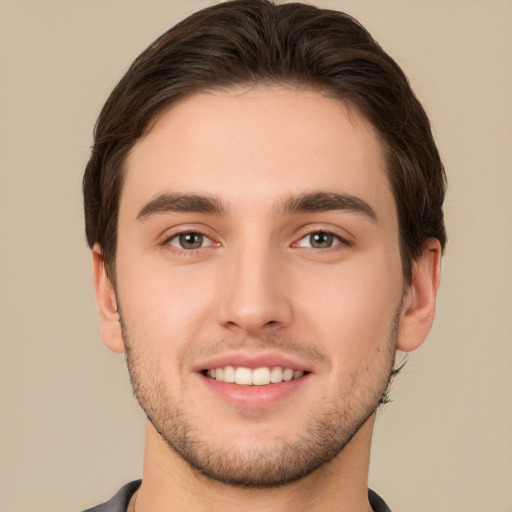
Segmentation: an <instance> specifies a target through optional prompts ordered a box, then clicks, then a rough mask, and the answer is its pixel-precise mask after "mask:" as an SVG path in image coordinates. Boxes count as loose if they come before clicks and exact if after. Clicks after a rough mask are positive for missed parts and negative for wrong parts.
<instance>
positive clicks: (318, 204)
mask: <svg viewBox="0 0 512 512" xmlns="http://www.w3.org/2000/svg"><path fill="white" fill-rule="evenodd" d="M333 210H345V211H349V212H354V213H359V214H362V215H364V216H366V217H367V218H369V219H371V220H372V221H374V222H377V214H376V213H375V210H374V209H373V208H372V207H371V206H370V205H369V204H368V203H367V202H366V201H364V200H363V199H361V198H359V197H356V196H353V195H350V194H337V193H332V192H323V191H316V192H306V193H303V194H299V195H297V196H292V197H290V198H288V199H285V200H284V201H283V202H282V203H280V204H279V205H278V206H277V207H276V208H275V214H276V215H290V214H294V213H307V212H327V211H333ZM166 212H178V213H180V212H181V213H209V214H212V215H226V214H227V209H226V207H225V206H224V205H223V203H222V202H221V201H220V200H219V199H217V198H216V197H212V196H208V195H203V194H181V193H180V194H175V193H166V194H160V195H158V196H157V197H155V198H154V199H152V200H151V201H149V202H148V203H146V204H145V205H144V206H143V207H142V209H141V210H140V211H139V213H138V215H137V220H140V221H143V220H146V219H147V218H149V217H151V216H153V215H155V214H158V213H166Z"/></svg>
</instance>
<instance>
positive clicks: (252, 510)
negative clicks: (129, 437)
mask: <svg viewBox="0 0 512 512" xmlns="http://www.w3.org/2000/svg"><path fill="white" fill-rule="evenodd" d="M374 420H375V415H373V416H372V417H370V419H369V420H368V421H367V422H366V423H365V424H364V425H363V427H361V429H360V430H359V431H358V432H357V434H356V435H355V436H354V437H353V438H352V440H351V441H350V442H349V443H348V444H347V445H346V446H345V448H344V449H343V450H342V452H341V453H340V454H338V456H337V457H335V458H334V459H333V460H332V461H330V462H329V463H327V464H324V465H323V466H322V467H321V468H319V469H317V470H316V471H314V472H313V473H311V474H310V475H308V476H306V477H304V478H302V479H301V480H299V481H297V482H293V483H291V484H287V485H283V486H280V487H276V488H264V489H247V488H240V487H233V486H230V485H226V484H223V483H220V482H216V481H213V480H211V479H209V478H207V477H205V476H203V475H201V474H200V473H198V472H197V471H196V470H194V469H191V468H190V467H189V466H188V464H187V463H186V462H184V461H183V460H182V459H181V457H179V456H178V455H176V454H175V453H174V452H173V451H172V450H171V449H170V448H169V447H168V446H167V444H166V443H165V441H164V440H163V439H162V438H161V436H160V435H159V434H158V432H157V431H156V430H155V429H154V427H153V426H152V425H151V423H149V422H148V423H147V426H146V448H145V455H144V475H143V480H142V485H141V487H140V489H139V492H138V496H137V507H136V512H149V511H152V512H166V511H168V510H176V511H180V512H207V511H210V510H211V509H212V503H215V509H217V510H223V511H225V512H232V511H233V512H234V511H239V510H244V511H247V512H256V511H258V512H263V511H264V512H292V511H293V512H301V511H306V510H307V511H308V512H316V511H321V510H338V511H340V512H349V511H350V512H368V511H371V508H370V505H369V503H368V494H367V493H368V490H367V481H368V467H369V460H370V444H371V436H372V431H373V424H374Z"/></svg>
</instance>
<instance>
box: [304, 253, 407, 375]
mask: <svg viewBox="0 0 512 512" xmlns="http://www.w3.org/2000/svg"><path fill="white" fill-rule="evenodd" d="M401 290H402V275H401V271H400V268H399V267H398V268H397V266H396V265H388V264H384V265H378V264H375V263H374V264H373V265H370V264H365V265H359V264H358V265H352V266H350V265H347V266H344V267H343V268H341V267H340V268H337V269H336V271H332V272H331V273H330V274H329V275H325V276H322V278H321V279H318V276H316V278H315V279H309V280H308V281H307V282H306V283H305V286H304V287H302V288H301V291H300V292H298V293H297V296H298V295H300V296H301V297H302V298H301V300H300V301H299V302H297V304H298V310H299V311H298V314H297V318H300V319H301V320H300V322H302V325H301V326H300V329H301V330H302V331H309V332H311V333H312V334H313V335H314V339H315V341H317V342H318V343H322V344H323V345H324V347H325V350H326V351H327V352H328V353H330V354H332V357H333V364H341V365H346V364H347V362H348V361H355V360H357V359H362V358H366V357H368V356H369V355H372V354H374V353H375V351H380V350H383V349H384V348H387V347H388V346H389V342H390V336H391V333H392V330H393V325H394V321H395V316H396V312H397V309H398V308H399V305H400V301H401V295H402V292H401Z"/></svg>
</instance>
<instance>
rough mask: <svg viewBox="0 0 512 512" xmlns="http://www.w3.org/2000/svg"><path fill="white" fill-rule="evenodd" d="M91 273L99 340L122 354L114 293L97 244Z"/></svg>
mask: <svg viewBox="0 0 512 512" xmlns="http://www.w3.org/2000/svg"><path fill="white" fill-rule="evenodd" d="M92 271H93V279H94V293H95V294H96V302H97V304H98V309H99V311H100V320H101V338H102V340H103V343H104V344H105V345H106V347H107V348H109V349H110V350H112V351H113V352H118V353H119V354H122V353H123V352H124V350H125V348H124V342H123V336H122V330H121V323H120V320H119V313H118V311H117V299H116V293H115V290H114V286H113V285H112V282H111V281H110V278H109V277H108V275H107V271H106V269H105V261H104V259H103V251H102V250H101V247H100V246H99V245H98V244H94V247H93V248H92Z"/></svg>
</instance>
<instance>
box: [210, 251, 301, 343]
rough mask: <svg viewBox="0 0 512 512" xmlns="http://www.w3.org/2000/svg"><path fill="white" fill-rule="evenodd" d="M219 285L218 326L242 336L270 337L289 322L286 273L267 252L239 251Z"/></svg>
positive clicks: (278, 260)
mask: <svg viewBox="0 0 512 512" xmlns="http://www.w3.org/2000/svg"><path fill="white" fill-rule="evenodd" d="M226 267H227V268H225V273H224V276H223V277H224V279H223V283H222V284H221V287H222V293H221V297H222V300H221V303H220V307H219V310H218V311H219V322H220V324H221V325H222V326H223V327H224V328H226V329H229V330H230V331H233V332H238V333H240V334H245V335H257V334H263V333H270V332H273V331H277V330H280V329H283V328H284V327H286V326H288V325H289V324H290V322H291V321H292V316H293V312H292V306H291V300H290V297H289V295H288V294H287V283H286V274H287V273H286V272H285V271H284V269H283V264H282V262H281V261H280V258H279V256H278V255H276V254H275V253H274V254H272V251H271V250H270V249H268V250H254V248H253V250H250V249H249V248H246V249H245V250H241V251H239V252H238V253H237V254H235V255H233V257H232V258H230V260H229V262H227V263H226Z"/></svg>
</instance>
